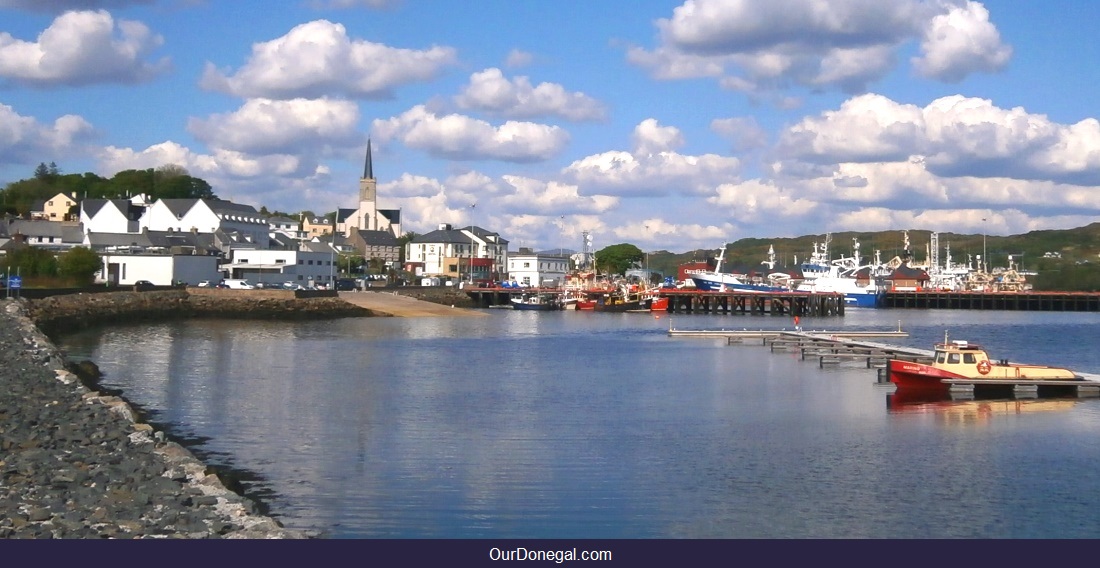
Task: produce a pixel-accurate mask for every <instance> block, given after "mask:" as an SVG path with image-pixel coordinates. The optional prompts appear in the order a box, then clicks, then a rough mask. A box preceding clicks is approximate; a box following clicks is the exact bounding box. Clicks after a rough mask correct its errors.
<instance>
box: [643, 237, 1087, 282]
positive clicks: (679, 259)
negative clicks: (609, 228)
mask: <svg viewBox="0 0 1100 568" xmlns="http://www.w3.org/2000/svg"><path fill="white" fill-rule="evenodd" d="M931 234H932V231H927V230H919V229H918V230H910V231H909V246H910V249H911V250H912V252H913V256H914V258H915V260H916V261H917V262H923V261H924V260H925V259H926V258H927V257H928V245H929V241H930V238H931ZM831 238H832V242H831V243H830V245H829V254H830V256H831V257H832V258H838V257H840V256H849V255H851V254H852V239H853V238H856V239H859V244H860V256H861V257H862V258H863V259H864V260H865V261H870V260H873V259H874V254H875V251H876V250H878V251H880V256H881V258H882V260H883V261H884V262H885V261H888V260H890V259H891V258H893V257H894V256H898V255H900V254H901V252H902V248H903V244H904V239H905V238H904V235H903V231H879V232H842V233H833V234H832V235H831ZM824 239H825V235H824V234H817V235H807V236H802V237H795V238H775V239H758V238H752V239H741V240H738V241H735V242H733V243H729V244H728V245H727V247H726V260H725V265H726V266H727V267H733V266H748V267H754V266H759V265H760V263H761V261H764V260H767V258H768V247H770V246H774V247H775V255H776V260H777V267H795V266H797V264H798V263H799V262H802V261H804V260H806V259H808V258H809V256H810V254H811V253H812V252H813V250H814V243H821V242H823V241H824ZM939 241H940V252H939V256H940V262H941V264H942V263H943V262H944V260H945V258H946V247H947V246H948V245H950V247H951V258H952V261H953V262H955V263H957V264H965V263H966V262H967V260H968V258H970V257H973V258H974V261H975V262H976V258H977V257H978V256H981V255H982V250H983V246H984V248H985V250H986V251H987V254H988V257H989V265H990V266H992V267H994V268H996V267H1007V266H1008V256H1009V255H1012V257H1013V259H1015V261H1016V265H1017V268H1018V269H1020V270H1027V271H1035V272H1038V276H1034V277H1029V279H1028V281H1029V282H1031V283H1032V285H1033V286H1034V287H1035V289H1036V290H1059V291H1100V223H1093V224H1091V225H1087V226H1085V227H1079V228H1076V229H1061V230H1049V231H1031V232H1028V233H1024V234H1022V235H1009V236H993V235H987V236H985V237H984V241H985V242H984V244H983V236H982V235H981V234H977V235H971V234H959V233H940V234H939ZM1048 253H1056V254H1053V255H1050V256H1046V255H1048ZM717 254H718V249H717V248H715V249H709V250H693V251H688V252H684V253H679V254H677V253H672V252H668V251H656V252H654V251H650V253H649V265H650V268H652V269H654V270H658V271H660V272H662V273H664V274H667V275H674V274H676V269H677V267H678V266H679V265H680V264H683V263H686V262H692V261H703V260H706V259H707V258H708V257H715V256H717ZM1059 255H1060V258H1058V257H1057V256H1059ZM1051 256H1053V257H1051Z"/></svg>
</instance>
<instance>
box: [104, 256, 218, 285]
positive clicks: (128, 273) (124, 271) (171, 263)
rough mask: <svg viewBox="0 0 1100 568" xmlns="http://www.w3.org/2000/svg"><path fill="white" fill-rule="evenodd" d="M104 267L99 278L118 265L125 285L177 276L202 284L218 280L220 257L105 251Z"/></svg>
mask: <svg viewBox="0 0 1100 568" xmlns="http://www.w3.org/2000/svg"><path fill="white" fill-rule="evenodd" d="M102 259H103V269H102V270H100V272H99V274H98V275H97V276H98V277H97V281H99V282H105V281H107V279H108V273H107V270H108V267H109V265H112V264H116V265H118V282H117V284H119V285H121V286H125V285H130V284H133V283H134V282H137V281H138V280H148V281H150V282H152V283H153V284H154V285H157V286H170V285H172V284H173V283H174V282H175V281H177V280H182V281H184V282H186V283H187V284H191V285H194V284H198V283H199V282H200V281H202V280H214V281H217V280H218V279H220V278H221V275H220V273H219V272H218V259H217V257H214V256H196V255H167V254H114V255H102Z"/></svg>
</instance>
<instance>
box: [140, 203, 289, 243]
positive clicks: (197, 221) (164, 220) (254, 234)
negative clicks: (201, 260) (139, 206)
mask: <svg viewBox="0 0 1100 568" xmlns="http://www.w3.org/2000/svg"><path fill="white" fill-rule="evenodd" d="M140 225H141V227H142V228H148V229H149V230H150V231H169V230H171V231H176V232H188V231H197V232H199V233H216V232H218V231H221V232H223V233H226V234H229V235H232V234H236V235H237V236H238V237H239V238H237V239H234V246H240V247H243V248H258V249H266V248H268V238H269V237H268V233H269V231H270V229H269V226H268V222H267V219H265V218H264V216H263V215H260V212H259V211H257V210H256V208H255V207H252V206H251V205H241V204H237V203H232V202H229V201H222V200H220V199H158V200H157V201H156V202H155V203H153V205H152V206H150V207H149V209H148V210H146V212H145V215H143V216H142V217H141V220H140Z"/></svg>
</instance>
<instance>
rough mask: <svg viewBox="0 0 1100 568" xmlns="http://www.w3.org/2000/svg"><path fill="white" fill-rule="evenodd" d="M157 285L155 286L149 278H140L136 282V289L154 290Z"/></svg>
mask: <svg viewBox="0 0 1100 568" xmlns="http://www.w3.org/2000/svg"><path fill="white" fill-rule="evenodd" d="M155 287H156V286H154V285H153V283H152V282H150V281H148V280H138V281H137V282H134V290H137V291H141V290H152V289H153V288H155Z"/></svg>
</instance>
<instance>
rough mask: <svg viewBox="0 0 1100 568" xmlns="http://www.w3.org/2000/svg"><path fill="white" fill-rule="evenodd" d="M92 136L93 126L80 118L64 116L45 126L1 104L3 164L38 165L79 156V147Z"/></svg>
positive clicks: (0, 158)
mask: <svg viewBox="0 0 1100 568" xmlns="http://www.w3.org/2000/svg"><path fill="white" fill-rule="evenodd" d="M93 134H94V131H93V128H92V125H91V124H89V123H88V121H86V120H84V119H83V118H81V117H79V116H75V115H65V116H62V117H60V118H58V119H56V120H55V121H54V122H53V124H52V125H45V124H41V123H39V122H38V121H36V120H35V119H34V118H33V117H29V116H21V115H19V113H17V112H15V109H13V108H12V107H10V106H7V105H4V104H0V164H5V163H7V164H19V163H24V162H28V163H36V162H43V161H51V160H55V159H56V157H59V156H61V155H72V154H77V153H80V152H81V149H80V148H79V145H80V144H81V143H82V142H85V141H87V140H90V138H91V137H92V135H93Z"/></svg>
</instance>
